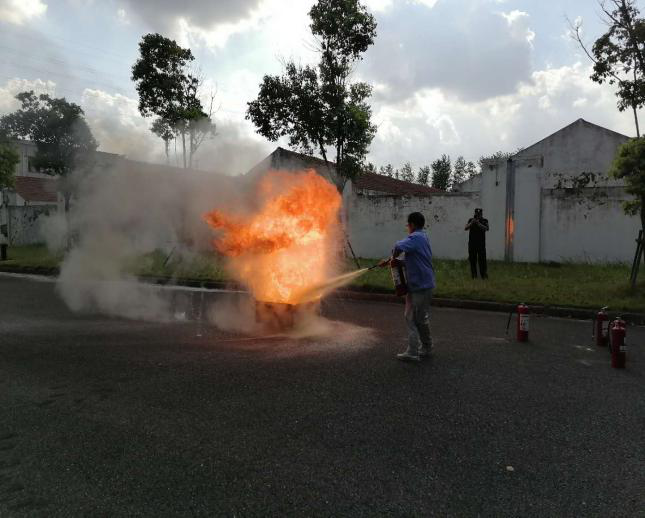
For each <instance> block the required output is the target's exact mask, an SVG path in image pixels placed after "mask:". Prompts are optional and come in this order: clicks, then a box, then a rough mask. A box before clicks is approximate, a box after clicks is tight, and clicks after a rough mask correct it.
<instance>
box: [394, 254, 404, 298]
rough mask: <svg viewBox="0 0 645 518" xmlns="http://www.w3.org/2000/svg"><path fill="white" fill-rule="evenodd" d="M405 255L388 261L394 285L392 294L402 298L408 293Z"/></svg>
mask: <svg viewBox="0 0 645 518" xmlns="http://www.w3.org/2000/svg"><path fill="white" fill-rule="evenodd" d="M404 257H405V254H401V255H399V256H398V257H392V260H391V261H390V273H391V274H392V282H393V283H394V293H396V296H397V297H402V296H403V295H407V293H408V281H407V276H406V273H405V262H404V260H405V259H404Z"/></svg>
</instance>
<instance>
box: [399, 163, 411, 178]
mask: <svg viewBox="0 0 645 518" xmlns="http://www.w3.org/2000/svg"><path fill="white" fill-rule="evenodd" d="M401 180H403V181H404V182H414V171H413V170H412V164H410V162H406V163H405V164H403V166H402V167H401Z"/></svg>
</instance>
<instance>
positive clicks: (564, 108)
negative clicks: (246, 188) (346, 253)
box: [0, 0, 642, 174]
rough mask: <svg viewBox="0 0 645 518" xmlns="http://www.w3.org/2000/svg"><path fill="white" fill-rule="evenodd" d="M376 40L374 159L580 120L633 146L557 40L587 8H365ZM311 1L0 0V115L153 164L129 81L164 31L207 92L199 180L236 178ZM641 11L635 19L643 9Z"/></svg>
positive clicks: (623, 117) (605, 99) (477, 145)
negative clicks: (87, 133) (47, 119)
mask: <svg viewBox="0 0 645 518" xmlns="http://www.w3.org/2000/svg"><path fill="white" fill-rule="evenodd" d="M364 3H365V5H366V6H367V7H368V8H369V9H370V10H371V12H372V13H373V14H374V16H375V17H376V20H377V23H378V28H377V33H378V36H377V39H376V42H375V44H374V46H373V47H372V48H370V50H369V51H368V52H367V53H366V56H365V60H364V61H363V62H362V63H361V64H360V65H359V66H358V67H357V69H356V71H355V77H356V79H360V80H364V81H368V82H369V83H371V84H372V85H373V86H374V95H373V98H372V107H373V112H374V116H373V119H374V122H375V123H376V124H377V125H378V133H377V136H376V138H375V139H374V141H373V143H372V147H371V150H370V154H369V157H368V159H369V160H370V161H372V162H374V163H375V164H376V165H377V166H379V165H383V164H386V163H392V164H393V165H394V166H395V167H399V166H400V165H401V164H402V163H403V162H405V161H410V162H411V163H412V165H413V166H414V167H415V168H417V167H419V166H421V165H424V164H427V163H430V162H431V161H432V160H434V159H435V158H437V157H439V156H440V155H441V154H442V153H447V154H449V155H451V156H452V157H453V158H455V157H456V156H458V155H464V156H465V157H466V158H467V159H472V160H476V159H477V158H478V157H479V156H481V155H482V154H490V153H493V152H494V151H497V150H505V151H506V150H514V149H516V148H518V147H520V146H522V147H525V146H527V145H530V144H531V143H533V142H535V141H537V140H539V139H541V138H543V137H545V136H546V135H548V134H550V133H552V132H554V131H556V130H558V129H559V128H561V127H562V126H565V125H566V124H569V123H571V122H573V121H574V120H576V119H578V118H580V117H582V118H584V119H586V120H588V121H590V122H594V123H596V124H601V125H603V126H606V127H608V128H611V129H613V130H615V131H619V132H622V133H625V134H628V135H633V134H634V129H633V126H634V125H633V119H632V117H631V115H630V114H629V113H619V112H618V111H617V110H616V102H615V97H614V93H613V90H612V89H611V87H601V86H598V85H596V84H594V83H592V82H591V81H590V80H589V78H588V77H589V73H590V68H589V63H588V61H587V59H586V57H585V56H584V55H582V54H581V52H580V50H579V49H578V48H577V47H576V44H575V43H574V42H572V41H571V39H570V37H569V35H568V34H567V31H568V26H567V21H566V18H567V17H569V18H570V19H572V20H574V19H577V18H580V19H581V20H582V21H583V23H584V35H585V38H586V39H587V40H588V41H589V42H592V41H593V39H594V38H595V37H597V36H599V35H600V34H601V33H602V32H603V31H604V26H603V25H602V23H601V21H600V19H599V9H598V6H597V3H596V2H595V0H567V1H566V2H562V1H561V0H364ZM312 4H313V1H312V0H292V1H289V2H287V1H284V0H193V1H187V2H177V1H176V0H101V1H98V0H0V50H1V51H2V52H1V57H0V113H6V112H9V111H11V110H13V109H15V107H16V104H15V101H14V100H13V96H14V95H15V94H16V93H17V92H19V91H22V90H25V89H35V90H37V91H46V92H49V93H53V94H55V95H57V96H65V97H66V98H68V99H69V100H73V101H75V102H78V103H80V104H81V105H82V106H83V108H84V109H85V112H86V115H87V118H88V121H89V123H90V126H91V128H92V130H93V132H94V134H95V136H96V137H97V139H98V140H99V142H100V149H101V150H103V151H109V152H114V153H121V154H125V155H127V156H129V157H131V158H134V159H142V160H150V161H162V159H163V158H162V157H163V145H162V142H161V141H159V140H158V139H156V138H155V137H154V136H153V135H151V134H150V132H149V131H148V126H149V123H150V120H149V119H143V118H141V117H140V116H139V114H138V112H137V101H136V92H135V90H134V87H133V84H132V82H131V81H130V79H129V77H130V69H131V66H132V64H133V63H134V62H135V60H136V59H137V52H138V48H137V45H138V42H139V40H140V38H141V36H142V35H143V34H145V33H147V32H160V33H162V34H164V35H166V36H170V37H173V38H175V39H176V40H177V41H178V42H179V43H180V44H182V45H184V46H189V47H190V48H191V49H192V51H193V54H194V55H195V57H196V63H197V64H198V65H199V68H200V70H201V73H202V74H203V76H204V77H205V78H206V80H207V82H206V85H207V89H208V90H212V91H214V92H216V105H217V108H218V111H217V114H216V117H215V118H216V122H217V124H218V136H217V137H216V139H215V140H214V141H212V142H210V143H209V144H208V145H205V146H204V148H203V150H202V151H201V153H200V155H199V157H198V159H197V165H198V167H199V168H201V169H208V170H217V171H221V172H226V173H229V174H236V173H240V172H244V171H245V170H247V169H248V168H250V167H251V166H252V165H253V164H254V163H256V162H257V161H259V160H260V159H261V158H263V157H264V156H265V155H266V154H268V153H269V152H271V150H272V149H273V148H274V147H275V146H276V144H274V143H271V142H267V141H265V140H264V139H263V138H261V137H259V136H257V135H256V134H255V133H254V129H253V127H252V125H251V124H250V123H249V122H248V121H246V120H245V119H244V113H245V110H246V103H247V102H248V101H250V100H253V99H254V98H255V96H256V94H257V91H258V86H259V83H260V81H261V79H262V76H263V75H264V74H277V73H280V71H281V64H280V63H281V60H284V59H289V58H293V59H296V60H297V61H299V62H301V63H303V64H304V63H313V62H315V61H316V55H315V54H314V53H313V52H312V50H311V48H312V46H311V42H312V38H311V35H310V32H309V28H308V16H307V13H308V11H309V9H310V7H311V5H312ZM641 7H642V6H641Z"/></svg>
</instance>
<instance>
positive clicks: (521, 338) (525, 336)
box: [506, 302, 530, 342]
mask: <svg viewBox="0 0 645 518" xmlns="http://www.w3.org/2000/svg"><path fill="white" fill-rule="evenodd" d="M515 311H517V341H518V342H528V340H529V313H530V312H529V307H528V306H527V305H526V304H524V303H523V302H522V303H521V304H518V306H517V308H515ZM515 311H511V312H510V314H509V315H508V322H507V323H506V333H508V328H509V327H510V325H511V317H512V316H513V313H515Z"/></svg>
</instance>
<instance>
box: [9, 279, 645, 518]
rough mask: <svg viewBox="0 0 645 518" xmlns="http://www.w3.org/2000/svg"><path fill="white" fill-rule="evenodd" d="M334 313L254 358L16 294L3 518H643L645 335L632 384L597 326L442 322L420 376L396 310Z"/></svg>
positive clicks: (630, 368)
mask: <svg viewBox="0 0 645 518" xmlns="http://www.w3.org/2000/svg"><path fill="white" fill-rule="evenodd" d="M222 297H226V295H222V294H215V295H212V296H211V299H209V300H212V299H214V298H222ZM187 300H188V299H187ZM323 310H324V314H325V315H326V316H327V317H328V318H330V319H332V320H337V321H340V322H338V323H335V324H332V331H331V334H330V336H329V337H328V338H316V339H285V338H277V337H270V338H264V339H262V338H256V339H253V338H251V339H249V337H245V336H242V335H240V334H237V333H233V332H222V331H218V330H217V329H215V328H214V327H206V326H202V328H201V329H200V326H199V325H198V324H196V323H195V322H190V321H186V322H174V323H165V324H162V323H145V322H137V321H128V320H123V319H113V318H107V317H102V316H97V315H76V314H73V313H71V312H70V311H68V310H67V309H66V308H65V306H64V305H63V304H62V302H61V301H60V299H59V298H58V297H57V295H56V292H55V288H54V284H52V283H49V282H36V281H33V280H25V279H17V278H14V277H10V276H0V516H3V517H4V516H23V515H27V516H48V517H49V516H92V517H94V516H155V517H156V516H219V515H225V516H255V515H264V516H266V515H300V516H302V515H307V516H314V515H315V516H331V515H333V516H361V515H372V516H373V515H385V514H387V515H407V516H411V515H417V516H429V515H432V516H603V517H607V516H645V375H644V373H645V346H644V344H645V329H643V328H629V329H628V341H629V345H630V350H629V356H628V364H627V369H625V370H623V371H619V370H614V369H611V368H610V366H609V355H608V353H607V352H606V351H605V350H597V349H595V348H593V347H591V346H590V331H591V325H590V323H588V322H579V321H568V320H563V319H551V318H534V319H533V320H532V321H531V343H528V344H518V343H514V342H513V341H511V340H509V339H507V338H505V336H504V327H505V324H506V316H505V315H502V314H495V313H486V312H476V311H460V310H452V309H436V310H434V313H433V334H434V337H435V342H436V354H435V357H434V359H432V360H429V361H427V362H425V363H423V364H420V365H414V364H403V363H401V362H397V361H396V360H394V359H393V357H394V354H395V353H396V352H399V351H400V350H402V348H403V346H402V344H403V333H404V326H403V323H402V320H401V314H402V307H401V306H399V305H393V304H385V303H371V302H363V301H361V302H355V301H354V302H353V301H344V300H330V301H327V302H326V303H325V304H324V308H323ZM199 335H201V336H199Z"/></svg>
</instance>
